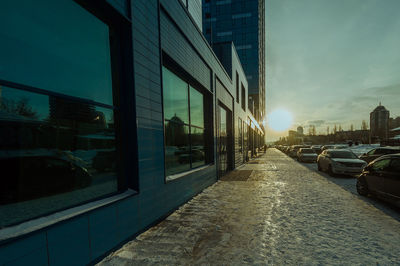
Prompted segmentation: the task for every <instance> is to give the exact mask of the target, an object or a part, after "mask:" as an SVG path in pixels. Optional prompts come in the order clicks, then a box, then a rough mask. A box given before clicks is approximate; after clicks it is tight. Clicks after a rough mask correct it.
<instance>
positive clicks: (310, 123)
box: [306, 120, 325, 127]
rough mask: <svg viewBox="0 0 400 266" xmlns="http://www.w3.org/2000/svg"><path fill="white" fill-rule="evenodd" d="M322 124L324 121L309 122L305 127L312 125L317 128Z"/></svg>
mask: <svg viewBox="0 0 400 266" xmlns="http://www.w3.org/2000/svg"><path fill="white" fill-rule="evenodd" d="M323 124H325V120H311V121H307V122H306V125H314V126H316V127H319V126H321V125H323Z"/></svg>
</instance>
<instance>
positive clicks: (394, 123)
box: [0, 95, 400, 129]
mask: <svg viewBox="0 0 400 266" xmlns="http://www.w3.org/2000/svg"><path fill="white" fill-rule="evenodd" d="M0 96H1V95H0ZM398 127H400V116H398V117H396V118H392V117H391V118H389V129H393V128H398Z"/></svg>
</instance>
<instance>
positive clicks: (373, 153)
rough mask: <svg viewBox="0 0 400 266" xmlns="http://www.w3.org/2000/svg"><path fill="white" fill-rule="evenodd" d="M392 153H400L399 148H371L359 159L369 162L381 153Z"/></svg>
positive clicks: (381, 154)
mask: <svg viewBox="0 0 400 266" xmlns="http://www.w3.org/2000/svg"><path fill="white" fill-rule="evenodd" d="M394 153H400V149H399V148H395V147H379V148H376V149H372V150H370V151H369V152H367V153H364V154H363V155H361V156H360V159H361V160H364V161H366V162H367V163H369V162H372V161H373V160H375V159H377V158H379V157H381V156H383V155H386V154H394Z"/></svg>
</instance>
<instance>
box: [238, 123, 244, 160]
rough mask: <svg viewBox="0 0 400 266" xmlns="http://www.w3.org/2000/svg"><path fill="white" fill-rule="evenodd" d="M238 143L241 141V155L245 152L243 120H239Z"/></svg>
mask: <svg viewBox="0 0 400 266" xmlns="http://www.w3.org/2000/svg"><path fill="white" fill-rule="evenodd" d="M238 135H239V136H238V137H239V138H238V141H239V153H242V152H243V122H242V119H241V118H239V121H238Z"/></svg>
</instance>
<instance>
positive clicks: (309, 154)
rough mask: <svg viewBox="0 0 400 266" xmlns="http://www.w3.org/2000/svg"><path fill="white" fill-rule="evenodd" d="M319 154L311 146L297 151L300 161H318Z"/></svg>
mask: <svg viewBox="0 0 400 266" xmlns="http://www.w3.org/2000/svg"><path fill="white" fill-rule="evenodd" d="M317 157H318V154H316V153H315V151H314V150H313V149H311V148H301V149H300V150H299V151H298V152H297V160H298V161H299V162H312V163H313V162H316V161H317Z"/></svg>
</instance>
